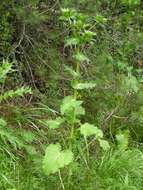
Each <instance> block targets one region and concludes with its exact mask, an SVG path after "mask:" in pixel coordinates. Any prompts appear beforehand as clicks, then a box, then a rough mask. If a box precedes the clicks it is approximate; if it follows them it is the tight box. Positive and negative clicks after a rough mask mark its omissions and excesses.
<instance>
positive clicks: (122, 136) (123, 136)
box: [116, 131, 129, 150]
mask: <svg viewBox="0 0 143 190" xmlns="http://www.w3.org/2000/svg"><path fill="white" fill-rule="evenodd" d="M128 133H129V132H128V131H124V133H123V132H122V133H121V132H120V133H119V134H117V135H116V140H117V146H118V148H119V149H122V150H125V149H126V148H127V147H128V143H129V142H128V138H129V137H128V136H129V134H128Z"/></svg>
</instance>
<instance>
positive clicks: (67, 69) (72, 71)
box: [64, 65, 79, 78]
mask: <svg viewBox="0 0 143 190" xmlns="http://www.w3.org/2000/svg"><path fill="white" fill-rule="evenodd" d="M64 68H65V71H67V72H68V73H69V74H71V76H73V77H74V78H77V77H79V73H77V72H76V71H74V70H73V69H72V68H71V67H68V66H66V65H65V66H64Z"/></svg>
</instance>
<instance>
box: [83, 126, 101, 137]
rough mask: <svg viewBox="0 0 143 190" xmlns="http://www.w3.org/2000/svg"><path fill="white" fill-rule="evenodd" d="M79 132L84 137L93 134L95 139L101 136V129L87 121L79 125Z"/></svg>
mask: <svg viewBox="0 0 143 190" xmlns="http://www.w3.org/2000/svg"><path fill="white" fill-rule="evenodd" d="M80 132H81V134H82V135H83V136H84V137H85V138H86V137H88V136H91V135H95V137H96V138H97V139H98V138H99V139H100V138H102V137H103V133H102V131H101V130H100V129H98V128H97V127H95V126H94V125H91V124H89V123H85V124H83V125H81V127H80Z"/></svg>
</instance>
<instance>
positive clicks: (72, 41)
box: [65, 38, 79, 47]
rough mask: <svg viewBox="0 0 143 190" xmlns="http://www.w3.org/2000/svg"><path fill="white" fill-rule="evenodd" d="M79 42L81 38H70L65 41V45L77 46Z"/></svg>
mask: <svg viewBox="0 0 143 190" xmlns="http://www.w3.org/2000/svg"><path fill="white" fill-rule="evenodd" d="M78 44H79V39H78V38H68V39H66V41H65V47H67V46H76V45H78Z"/></svg>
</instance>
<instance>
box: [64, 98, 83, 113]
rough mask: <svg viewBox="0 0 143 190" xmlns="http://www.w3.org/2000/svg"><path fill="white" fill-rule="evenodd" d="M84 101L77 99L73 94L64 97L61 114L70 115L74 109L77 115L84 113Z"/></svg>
mask: <svg viewBox="0 0 143 190" xmlns="http://www.w3.org/2000/svg"><path fill="white" fill-rule="evenodd" d="M81 104H82V101H80V100H76V99H75V98H73V97H72V96H66V97H65V98H64V99H63V102H62V104H61V114H62V115H64V114H65V115H68V114H71V113H72V112H73V111H74V112H75V115H84V114H85V110H84V108H83V107H82V106H81Z"/></svg>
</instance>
